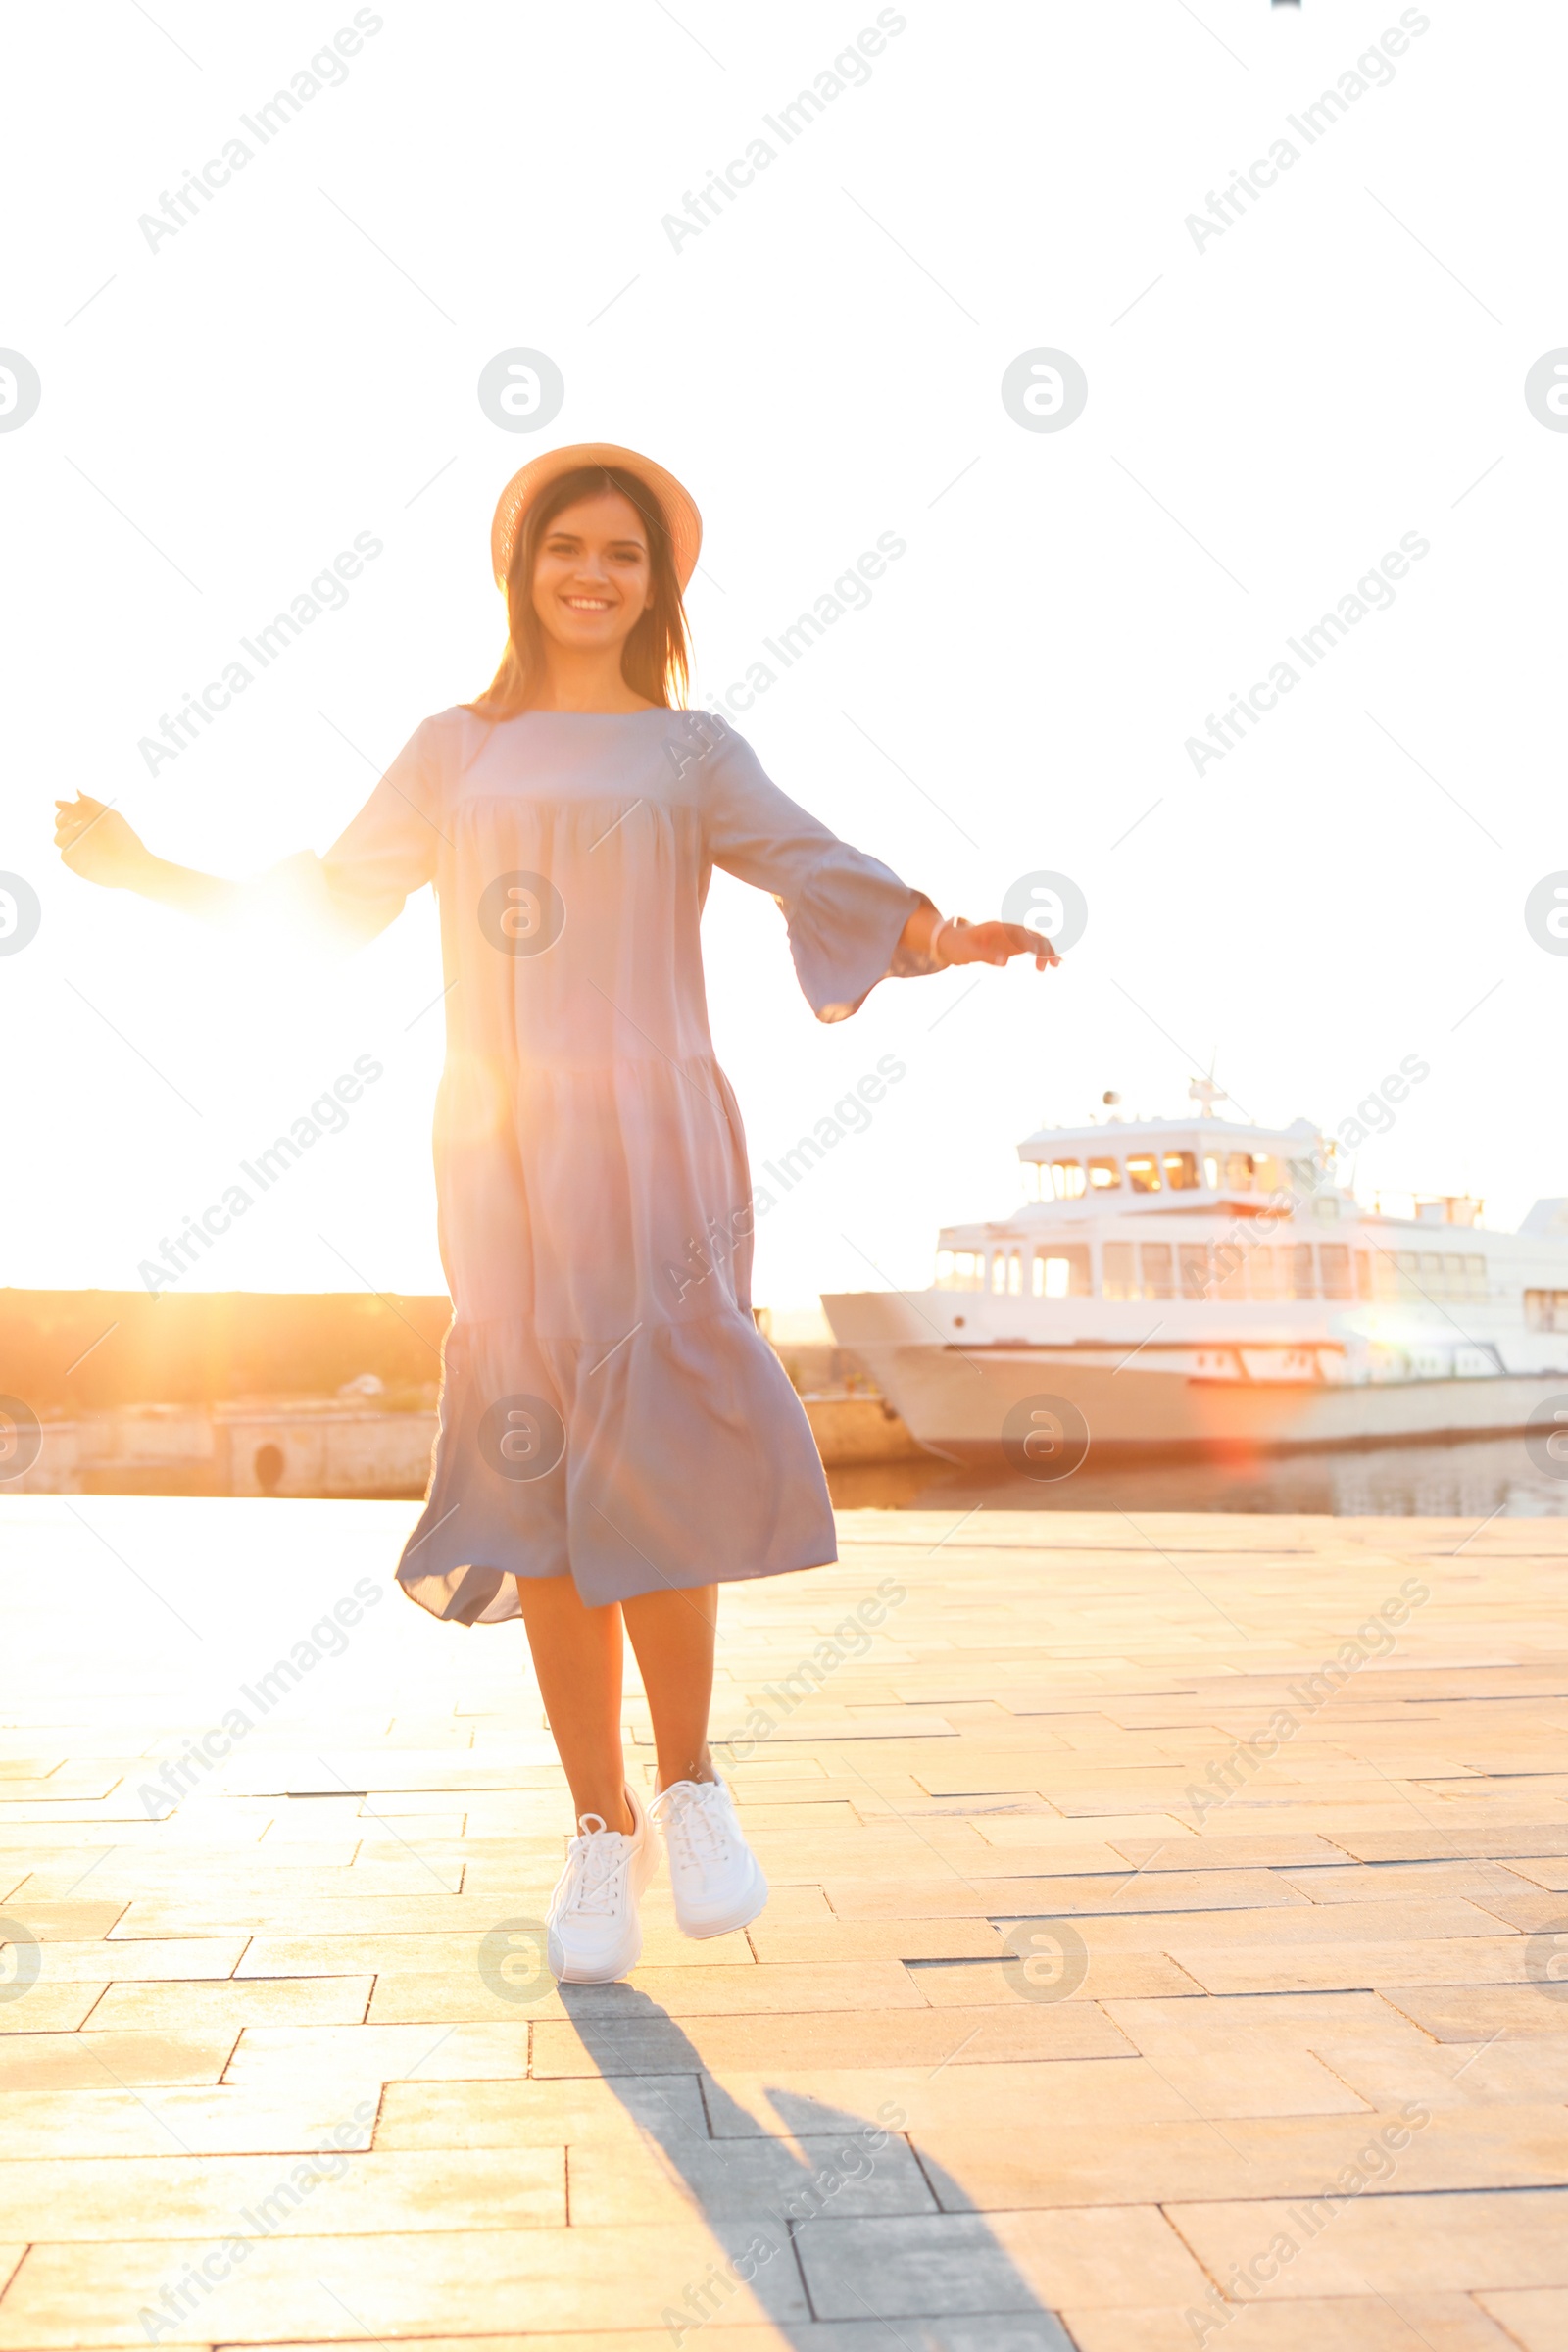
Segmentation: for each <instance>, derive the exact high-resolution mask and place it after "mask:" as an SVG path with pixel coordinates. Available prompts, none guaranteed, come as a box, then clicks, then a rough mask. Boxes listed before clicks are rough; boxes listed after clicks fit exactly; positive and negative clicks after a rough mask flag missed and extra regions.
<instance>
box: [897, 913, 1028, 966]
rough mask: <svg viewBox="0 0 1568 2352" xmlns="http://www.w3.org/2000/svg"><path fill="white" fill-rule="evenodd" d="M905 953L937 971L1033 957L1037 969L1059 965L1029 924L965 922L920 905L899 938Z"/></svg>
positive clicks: (959, 918) (960, 916) (960, 917)
mask: <svg viewBox="0 0 1568 2352" xmlns="http://www.w3.org/2000/svg"><path fill="white" fill-rule="evenodd" d="M899 946H900V947H901V948H902V949H903V950H904V952H905V954H906V955H907V956H915V957H917V958H919V959H920V960H921V961H923V962H928V963H930V964H932V965H934V966H936V967H937V968H941V967H942V966H943V965H946V964H950V963H1006V962H1007V961H1008V959H1009V958H1010V957H1011V956H1033V957H1034V959H1035V969H1036V970H1037V971H1040V972H1043V971H1044V970H1045V968H1046V966H1047V964H1048V963H1059V962H1060V961H1061V957H1060V956H1058V955H1057V954H1056V951H1055V949H1054V947H1053V946H1052V944H1051V942H1050V940H1049V939H1047V938H1046V937H1045V936H1044V934H1043V933H1041V932H1039V931H1032V930H1030V928H1029V926H1028V925H1027V924H1026V923H1002V922H992V923H966V922H965V921H964V919H963V917H962V915H961V914H957V915H944V914H939V913H938V912H937V910H936V908H935V907H932V906H929V905H927V906H924V907H916V908H915V910H914V912H913V913H912V914H911V915H910V917H909V919H908V921H907V923H906V924H905V926H904V929H903V931H902V932H901V933H900V935H899Z"/></svg>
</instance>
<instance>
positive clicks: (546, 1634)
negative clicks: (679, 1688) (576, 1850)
mask: <svg viewBox="0 0 1568 2352" xmlns="http://www.w3.org/2000/svg"><path fill="white" fill-rule="evenodd" d="M517 1596H518V1599H519V1600H520V1602H521V1604H522V1619H523V1623H524V1625H525V1626H526V1627H527V1629H528V1647H529V1649H530V1651H531V1652H532V1654H533V1670H534V1673H535V1674H536V1675H537V1676H538V1678H539V1691H540V1695H541V1696H542V1697H543V1699H544V1702H545V1714H546V1715H547V1717H548V1718H549V1722H550V1729H551V1732H552V1733H553V1735H554V1737H555V1742H556V1746H557V1749H558V1750H559V1752H560V1755H561V1761H562V1764H563V1765H564V1768H565V1774H566V1782H567V1785H568V1787H569V1788H570V1789H571V1805H572V1815H573V1818H574V1819H576V1820H580V1819H581V1817H582V1815H583V1814H584V1813H597V1814H598V1815H599V1816H600V1818H601V1819H602V1820H603V1822H604V1825H605V1827H606V1829H607V1830H619V1831H620V1832H621V1834H622V1835H623V1836H625V1837H629V1836H630V1835H631V1828H632V1819H631V1807H630V1806H629V1805H628V1804H627V1802H626V1761H625V1756H624V1753H623V1751H622V1748H621V1740H620V1683H621V1661H622V1658H623V1656H624V1643H623V1641H622V1637H621V1626H620V1611H619V1609H618V1608H616V1606H615V1605H614V1603H613V1601H612V1602H610V1603H609V1604H608V1605H607V1606H605V1607H604V1608H598V1609H590V1608H588V1607H587V1606H586V1605H585V1604H584V1602H583V1601H582V1600H581V1599H580V1598H579V1596H578V1593H577V1588H576V1586H575V1584H574V1583H573V1582H572V1580H571V1578H570V1577H569V1576H538V1577H534V1576H519V1577H518V1579H517ZM633 1605H635V1604H633ZM710 1650H711V1642H710Z"/></svg>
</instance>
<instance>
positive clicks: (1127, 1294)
mask: <svg viewBox="0 0 1568 2352" xmlns="http://www.w3.org/2000/svg"><path fill="white" fill-rule="evenodd" d="M1133 1261H1134V1252H1133V1246H1132V1244H1131V1242H1107V1243H1106V1244H1105V1246H1104V1248H1103V1250H1102V1251H1101V1253H1100V1288H1101V1295H1102V1297H1103V1298H1106V1299H1141V1298H1142V1297H1143V1295H1144V1294H1143V1292H1142V1290H1141V1289H1140V1287H1139V1282H1138V1273H1137V1269H1136V1266H1135V1264H1134V1262H1133Z"/></svg>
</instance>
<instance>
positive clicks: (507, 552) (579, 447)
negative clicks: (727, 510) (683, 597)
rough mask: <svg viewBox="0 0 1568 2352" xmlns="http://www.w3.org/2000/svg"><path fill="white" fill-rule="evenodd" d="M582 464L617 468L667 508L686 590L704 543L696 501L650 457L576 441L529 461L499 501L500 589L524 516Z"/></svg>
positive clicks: (493, 560)
mask: <svg viewBox="0 0 1568 2352" xmlns="http://www.w3.org/2000/svg"><path fill="white" fill-rule="evenodd" d="M578 466H620V467H621V468H622V469H623V470H624V471H625V472H627V473H634V474H636V475H637V477H638V479H639V480H640V481H644V482H646V483H647V485H648V487H649V489H650V490H651V491H652V492H653V493H654V496H655V497H656V498H657V499H658V501H659V503H660V506H661V507H662V509H663V515H664V520H665V522H666V523H667V524H668V526H669V543H670V551H671V553H672V555H673V556H674V559H675V577H676V578H677V579H678V580H679V582H680V584H681V586H682V588H684V587H685V586H686V583H687V581H688V580H689V579H690V578H691V576H692V573H693V572H694V571H695V570H696V568H697V556H698V551H699V549H700V548H701V547H702V544H703V518H702V516H701V515H699V514H698V512H697V502H696V500H695V499H694V498H693V497H692V494H691V492H690V491H689V490H686V489H683V488H682V486H681V484H680V483H679V482H677V481H676V479H675V476H674V475H673V474H672V473H666V472H665V471H664V468H663V467H662V466H656V465H655V464H654V461H653V459H652V458H645V457H642V456H640V455H639V454H638V452H637V451H636V450H635V449H621V448H620V447H618V446H617V444H616V443H615V442H613V441H576V442H573V443H572V444H571V446H570V447H569V448H567V449H551V450H547V451H546V452H545V453H544V455H543V456H542V457H538V458H531V459H530V460H529V462H528V464H527V465H526V466H520V467H519V468H518V470H517V471H516V472H515V474H514V475H513V477H512V479H511V481H510V482H509V483H508V484H507V486H506V488H505V489H504V490H503V491H502V493H501V496H500V498H499V499H498V500H497V501H496V515H495V520H494V522H492V523H491V525H490V568H491V570H492V571H493V572H494V574H495V577H496V585H497V586H498V587H500V588H504V587H505V586H506V584H507V569H508V566H509V565H510V564H511V562H512V551H513V549H514V547H515V545H516V542H517V533H518V531H519V530H520V529H521V527H522V518H523V516H524V515H525V514H526V513H527V511H528V509H529V507H530V506H531V505H532V504H533V502H534V500H535V499H536V498H537V497H538V496H539V493H540V491H541V490H545V489H548V488H549V486H550V484H551V483H552V482H556V481H559V480H560V479H561V476H562V475H563V474H564V473H574V472H575V471H576V470H577V468H578Z"/></svg>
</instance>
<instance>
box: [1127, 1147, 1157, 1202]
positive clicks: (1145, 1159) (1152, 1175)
mask: <svg viewBox="0 0 1568 2352" xmlns="http://www.w3.org/2000/svg"><path fill="white" fill-rule="evenodd" d="M1127 1182H1128V1184H1129V1185H1130V1186H1131V1187H1132V1189H1133V1191H1134V1192H1135V1193H1157V1192H1158V1191H1159V1189H1160V1187H1159V1161H1158V1159H1157V1158H1156V1156H1155V1155H1154V1153H1153V1152H1128V1154H1127Z"/></svg>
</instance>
